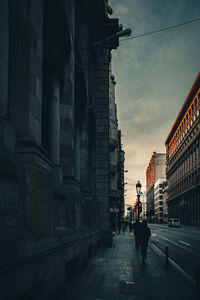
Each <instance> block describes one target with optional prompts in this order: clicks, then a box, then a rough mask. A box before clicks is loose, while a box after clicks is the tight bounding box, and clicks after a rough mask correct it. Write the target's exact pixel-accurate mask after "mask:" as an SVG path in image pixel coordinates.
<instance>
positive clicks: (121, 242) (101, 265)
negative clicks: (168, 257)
mask: <svg viewBox="0 0 200 300" xmlns="http://www.w3.org/2000/svg"><path fill="white" fill-rule="evenodd" d="M169 299H170V300H179V299H180V300H186V299H187V300H188V299H190V300H193V299H194V287H193V286H192V285H190V283H189V282H187V280H186V279H185V278H183V277H182V275H181V274H179V273H178V271H177V270H175V269H174V268H173V266H169V267H168V268H166V266H165V262H164V260H163V258H162V257H160V256H159V255H158V254H157V253H156V252H155V251H154V250H153V247H152V246H151V243H150V245H149V249H148V258H147V261H146V263H144V264H143V263H142V261H141V256H140V252H137V251H136V250H135V245H134V239H133V234H132V233H129V232H126V233H125V235H116V236H115V237H114V242H113V246H112V248H102V249H100V250H99V252H98V253H97V255H96V256H95V257H94V258H93V259H91V260H90V261H89V264H88V267H87V268H86V269H85V270H84V271H83V272H82V273H81V274H79V275H78V276H77V277H76V278H74V280H73V281H72V282H71V283H70V284H69V285H68V286H67V289H66V294H65V297H64V298H63V300H169Z"/></svg>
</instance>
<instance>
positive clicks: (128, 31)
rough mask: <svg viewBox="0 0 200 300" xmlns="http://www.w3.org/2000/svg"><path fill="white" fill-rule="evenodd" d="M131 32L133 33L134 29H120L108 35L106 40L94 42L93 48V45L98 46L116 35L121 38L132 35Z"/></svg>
mask: <svg viewBox="0 0 200 300" xmlns="http://www.w3.org/2000/svg"><path fill="white" fill-rule="evenodd" d="M131 33H132V30H131V29H130V28H126V29H124V30H120V31H119V32H116V33H115V34H112V35H110V36H108V37H107V38H105V39H104V40H101V41H98V42H95V43H94V44H92V46H91V48H93V47H95V46H97V45H99V44H102V43H104V42H107V41H109V40H111V39H112V38H114V37H118V38H120V37H124V36H130V35H131Z"/></svg>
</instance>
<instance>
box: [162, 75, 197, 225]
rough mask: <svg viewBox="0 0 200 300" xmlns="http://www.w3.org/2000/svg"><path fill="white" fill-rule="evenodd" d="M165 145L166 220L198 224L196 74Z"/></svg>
mask: <svg viewBox="0 0 200 300" xmlns="http://www.w3.org/2000/svg"><path fill="white" fill-rule="evenodd" d="M165 145H166V153H167V169H166V172H167V179H168V206H169V217H180V219H181V223H182V224H185V225H200V73H199V74H198V76H197V78H196V80H195V82H194V84H193V86H192V88H191V90H190V92H189V94H188V96H187V98H186V100H185V102H184V104H183V106H182V108H181V110H180V112H179V114H178V116H177V118H176V121H175V123H174V125H173V127H172V129H171V131H170V133H169V135H168V137H167V139H166V142H165Z"/></svg>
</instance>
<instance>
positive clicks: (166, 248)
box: [165, 246, 169, 267]
mask: <svg viewBox="0 0 200 300" xmlns="http://www.w3.org/2000/svg"><path fill="white" fill-rule="evenodd" d="M165 262H166V266H167V267H168V265H169V249H168V247H167V246H166V247H165Z"/></svg>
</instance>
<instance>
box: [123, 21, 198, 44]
mask: <svg viewBox="0 0 200 300" xmlns="http://www.w3.org/2000/svg"><path fill="white" fill-rule="evenodd" d="M197 21H200V17H199V18H196V19H193V20H189V21H186V22H183V23H179V24H176V25H172V26H168V27H164V28H161V29H158V30H154V31H150V32H146V33H142V34H138V35H135V36H132V37H129V38H126V39H122V40H120V41H121V42H123V41H127V40H132V39H136V38H139V37H143V36H146V35H151V34H154V33H158V32H162V31H166V30H170V29H173V28H176V27H179V26H183V25H186V24H190V23H193V22H197Z"/></svg>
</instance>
